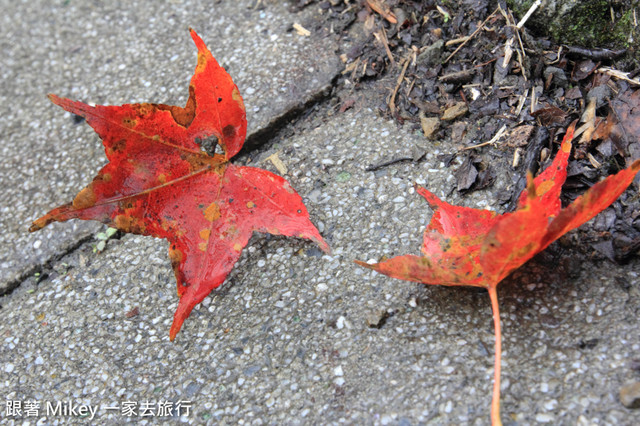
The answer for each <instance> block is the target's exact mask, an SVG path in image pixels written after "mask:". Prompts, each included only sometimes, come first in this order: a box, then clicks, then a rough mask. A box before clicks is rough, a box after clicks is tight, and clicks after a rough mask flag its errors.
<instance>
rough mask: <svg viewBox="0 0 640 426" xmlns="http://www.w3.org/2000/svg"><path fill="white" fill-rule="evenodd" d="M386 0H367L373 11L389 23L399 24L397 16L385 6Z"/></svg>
mask: <svg viewBox="0 0 640 426" xmlns="http://www.w3.org/2000/svg"><path fill="white" fill-rule="evenodd" d="M383 3H384V0H383V1H382V2H380V0H367V4H368V5H369V7H370V8H371V9H373V10H374V11H376V12H377V13H378V14H379V15H380V16H382V17H383V18H384V19H386V20H387V21H389V22H390V23H392V24H397V23H398V19H397V18H396V15H395V14H394V13H393V12H391V11H390V10H389V7H388V6H387V5H386V4H383Z"/></svg>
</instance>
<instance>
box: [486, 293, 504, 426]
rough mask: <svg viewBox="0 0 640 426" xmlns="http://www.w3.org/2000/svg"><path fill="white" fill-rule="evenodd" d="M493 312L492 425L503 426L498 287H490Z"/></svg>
mask: <svg viewBox="0 0 640 426" xmlns="http://www.w3.org/2000/svg"><path fill="white" fill-rule="evenodd" d="M489 297H490V298H491V311H492V312H493V329H494V333H495V336H496V350H495V361H494V364H495V365H494V369H493V398H492V399H491V425H492V426H502V421H501V420H500V359H501V358H502V331H501V329H500V308H499V306H498V292H497V290H496V286H490V287H489Z"/></svg>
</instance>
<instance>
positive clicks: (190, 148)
mask: <svg viewBox="0 0 640 426" xmlns="http://www.w3.org/2000/svg"><path fill="white" fill-rule="evenodd" d="M191 37H192V38H193V41H194V42H195V44H196V46H197V48H198V63H197V66H196V69H195V73H194V75H193V77H192V79H191V84H190V85H189V100H188V101H187V105H186V106H185V107H184V108H181V107H178V106H169V105H162V104H149V103H143V104H126V105H122V106H101V105H98V106H95V107H94V106H89V105H87V104H84V103H82V102H75V101H71V100H69V99H65V98H59V97H57V96H55V95H49V98H50V99H51V101H52V102H53V103H55V104H56V105H59V106H61V107H62V108H64V109H66V110H67V111H69V112H72V113H74V114H77V115H79V116H82V117H84V118H85V119H86V120H87V123H89V125H91V127H93V128H94V130H95V131H96V132H97V133H98V135H99V136H100V138H101V139H102V141H103V144H104V146H105V152H106V155H107V158H108V159H109V163H108V164H107V165H106V166H104V167H103V168H102V170H100V172H99V173H98V175H97V176H96V177H95V178H94V179H93V182H91V183H90V184H89V185H88V186H87V187H86V188H84V189H83V190H82V191H80V192H79V193H78V195H77V196H76V197H75V199H74V200H73V202H71V203H68V204H65V205H63V206H60V207H58V208H55V209H53V210H51V211H50V212H49V213H47V214H46V215H45V216H43V217H41V218H40V219H37V220H36V221H35V222H33V225H32V226H31V228H30V229H29V231H31V232H33V231H37V230H38V229H41V228H43V227H44V226H46V225H48V224H49V223H51V222H63V221H66V220H69V219H83V220H99V221H101V222H104V223H107V224H109V225H110V226H112V227H115V228H118V229H120V230H122V231H125V232H131V233H134V234H141V235H151V236H153V237H158V238H166V239H167V240H168V241H169V258H170V259H171V264H172V266H173V270H174V273H175V276H176V280H177V282H178V296H179V297H180V302H179V303H178V309H177V310H176V313H175V316H174V320H173V324H172V326H171V330H170V332H169V336H170V338H171V340H173V339H174V338H175V336H176V334H177V333H178V331H179V330H180V327H181V326H182V323H183V322H184V320H185V319H186V318H187V317H188V316H189V314H190V313H191V310H192V309H193V308H194V307H195V305H197V304H198V303H200V302H201V301H202V300H203V299H204V298H205V297H206V296H207V295H208V294H209V293H210V292H211V290H213V289H214V288H216V287H218V286H219V285H220V284H222V283H223V282H224V280H225V279H226V277H227V275H228V274H229V272H230V271H231V269H232V268H233V265H234V264H235V263H236V261H237V260H238V258H239V257H240V253H241V252H242V249H243V248H244V247H245V246H246V245H247V243H248V241H249V238H250V237H251V235H252V233H253V231H259V232H267V233H270V234H275V235H287V236H295V237H300V238H307V239H310V240H313V241H315V242H316V243H317V244H318V245H320V247H321V248H322V249H323V250H325V251H327V250H328V245H327V243H326V242H324V240H323V239H322V237H321V236H320V234H319V233H318V230H317V229H316V228H315V226H313V224H312V223H311V221H310V220H309V214H308V213H307V209H306V208H305V206H304V204H303V202H302V199H301V198H300V196H299V195H298V194H297V193H296V192H295V191H294V190H293V188H292V187H291V186H290V185H289V183H288V182H287V181H286V180H285V179H283V178H281V177H280V176H277V175H275V174H273V173H270V172H268V171H266V170H262V169H256V168H253V167H238V166H234V165H233V164H231V163H229V159H231V157H233V156H234V155H235V154H237V153H238V151H240V148H242V144H243V143H244V139H245V136H246V132H247V120H246V114H245V108H244V103H243V101H242V97H241V96H240V92H239V91H238V88H237V87H236V85H235V84H234V83H233V81H232V80H231V77H230V76H229V74H227V72H226V71H225V70H224V69H223V68H222V67H220V65H218V63H217V62H216V60H215V59H214V58H213V56H212V55H211V52H209V50H208V49H207V47H206V46H205V44H204V42H203V41H202V40H201V39H200V37H198V35H197V34H196V33H195V31H193V30H191ZM216 145H219V146H220V148H222V150H223V151H224V154H217V153H215V148H216Z"/></svg>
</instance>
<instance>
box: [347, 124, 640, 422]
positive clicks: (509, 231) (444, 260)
mask: <svg viewBox="0 0 640 426" xmlns="http://www.w3.org/2000/svg"><path fill="white" fill-rule="evenodd" d="M573 130H574V125H572V126H571V127H570V128H569V129H568V130H567V133H566V135H565V137H564V140H563V141H562V145H561V147H560V151H559V152H558V154H557V155H556V158H555V159H554V161H553V164H551V166H549V167H548V168H547V169H546V170H545V171H544V172H542V173H541V174H540V175H539V176H538V177H536V178H535V179H533V178H532V177H531V175H530V174H529V175H528V176H527V178H528V179H527V189H525V190H524V191H523V192H522V194H521V196H520V202H519V205H518V208H517V209H516V211H514V212H512V213H505V214H501V215H499V214H496V213H495V212H492V211H489V210H478V209H472V208H467V207H458V206H452V205H451V204H448V203H446V202H444V201H442V200H440V199H439V198H438V197H436V196H435V195H434V194H432V193H431V192H429V191H427V190H426V189H424V188H421V187H417V191H418V193H419V194H420V195H422V196H423V197H424V198H425V199H426V200H427V202H428V203H429V205H430V206H431V208H432V209H434V210H435V213H434V214H433V217H432V218H431V222H430V223H429V225H428V226H427V229H426V230H425V232H424V244H423V247H422V253H423V254H424V256H414V255H406V256H398V257H394V258H391V259H389V260H386V261H383V262H380V263H377V264H373V265H370V264H367V263H364V262H360V261H356V263H358V264H359V265H361V266H364V267H367V268H370V269H373V270H375V271H377V272H380V273H382V274H385V275H388V276H390V277H393V278H399V279H402V280H409V281H417V282H420V283H424V284H436V285H446V286H458V285H465V286H475V287H484V288H486V289H487V290H488V292H489V297H490V298H491V307H492V310H493V321H494V327H495V338H496V350H495V370H494V371H495V377H494V386H493V400H492V404H491V421H492V424H494V425H497V424H500V357H501V332H500V312H499V309H498V295H497V286H498V283H500V281H502V280H503V279H504V278H505V277H506V276H507V275H509V274H510V273H511V272H512V271H514V270H515V269H517V268H519V267H520V266H522V265H523V264H524V263H525V262H526V261H528V260H529V259H531V258H532V257H533V256H535V255H536V254H537V253H539V252H541V251H542V250H544V249H545V248H546V247H547V246H549V244H551V243H552V242H553V241H555V240H557V239H558V238H560V237H561V236H562V235H564V234H565V233H567V232H569V231H570V230H572V229H574V228H577V227H578V226H580V225H582V224H583V223H585V222H586V221H588V220H589V219H591V218H592V217H594V216H595V215H597V214H598V213H600V212H601V211H602V210H604V209H605V208H607V207H608V206H609V205H610V204H611V203H613V202H614V201H615V199H616V198H618V196H619V195H620V194H621V193H622V192H623V191H624V190H625V189H626V188H627V187H628V186H629V184H630V183H631V182H632V181H633V178H634V177H635V175H636V173H637V172H638V170H640V160H636V161H635V162H634V163H633V164H632V165H631V167H629V168H628V169H625V170H622V171H621V172H619V173H617V174H615V175H612V176H609V177H608V178H606V179H604V180H603V181H601V182H598V183H597V184H595V185H593V186H592V187H591V188H590V189H589V190H588V191H587V192H585V193H584V194H583V195H582V196H580V197H578V198H577V199H576V200H575V201H574V202H573V203H572V204H570V205H569V206H568V207H567V208H565V209H561V205H560V191H561V189H562V185H563V184H564V181H565V179H566V178H567V171H566V168H567V161H568V159H569V153H570V152H571V140H572V138H573Z"/></svg>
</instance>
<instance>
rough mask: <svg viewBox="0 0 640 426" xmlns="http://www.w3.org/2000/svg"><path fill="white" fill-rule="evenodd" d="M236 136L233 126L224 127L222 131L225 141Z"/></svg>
mask: <svg viewBox="0 0 640 426" xmlns="http://www.w3.org/2000/svg"><path fill="white" fill-rule="evenodd" d="M235 135H236V128H235V127H234V126H233V125H231V124H228V125H226V126H224V128H223V129H222V136H223V137H224V139H225V140H227V139H233V137H234V136H235Z"/></svg>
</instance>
